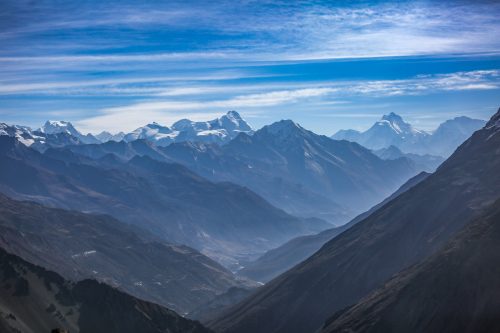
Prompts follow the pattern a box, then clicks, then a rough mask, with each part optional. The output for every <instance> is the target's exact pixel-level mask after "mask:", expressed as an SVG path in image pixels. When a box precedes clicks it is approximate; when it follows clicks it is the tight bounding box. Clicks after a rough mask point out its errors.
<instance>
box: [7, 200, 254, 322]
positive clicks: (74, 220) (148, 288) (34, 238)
mask: <svg viewBox="0 0 500 333" xmlns="http://www.w3.org/2000/svg"><path fill="white" fill-rule="evenodd" d="M0 231H1V236H0V247H2V248H3V249H5V250H6V251H8V252H9V253H12V254H15V255H18V256H20V257H22V258H23V259H25V260H28V261H29V262H31V263H34V264H36V265H40V266H43V267H45V268H47V269H49V270H53V271H56V272H57V273H58V274H61V275H62V276H64V277H65V278H66V279H69V280H73V281H78V280H83V279H89V278H91V279H96V280H99V281H102V282H106V283H108V284H110V285H112V286H115V287H119V288H120V289H122V290H124V291H126V292H128V293H130V294H131V295H134V296H136V297H140V298H142V299H145V300H148V301H152V302H155V303H158V304H161V305H163V306H167V307H169V308H170V309H173V310H175V311H178V312H180V313H182V314H184V313H187V312H189V311H191V310H193V309H195V308H197V307H199V306H200V305H201V304H203V303H206V302H208V301H210V300H212V299H214V298H215V297H216V296H218V295H220V294H223V293H224V292H226V291H227V290H228V289H230V288H233V287H245V286H247V285H246V284H245V283H243V282H242V281H238V280H237V279H236V278H235V277H234V276H233V274H232V273H231V272H229V271H228V270H226V269H225V268H223V267H222V266H221V265H220V264H218V263H216V262H214V261H213V260H211V259H209V258H207V257H206V256H204V255H202V254H201V253H199V252H198V251H196V250H194V249H192V248H189V247H187V246H184V245H175V244H170V243H166V242H165V241H161V240H159V239H158V238H157V237H154V236H152V235H150V234H148V233H146V232H144V231H142V230H140V229H137V228H133V227H130V226H128V225H126V224H124V223H122V222H119V221H117V220H115V219H113V218H111V217H109V216H104V215H92V214H84V213H80V212H76V211H67V210H62V209H55V208H48V207H44V206H42V205H40V204H36V203H33V202H20V201H15V200H12V199H9V198H8V197H6V196H4V195H1V194H0Z"/></svg>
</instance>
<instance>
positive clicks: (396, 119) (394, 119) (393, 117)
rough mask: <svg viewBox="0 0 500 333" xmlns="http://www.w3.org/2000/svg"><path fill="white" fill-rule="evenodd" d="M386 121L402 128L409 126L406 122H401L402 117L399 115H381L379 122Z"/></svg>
mask: <svg viewBox="0 0 500 333" xmlns="http://www.w3.org/2000/svg"><path fill="white" fill-rule="evenodd" d="M384 120H385V121H388V122H390V123H391V124H397V125H403V126H410V124H408V123H407V122H405V121H404V120H403V117H401V116H400V115H398V114H396V113H394V112H391V113H389V114H386V115H383V116H382V119H381V121H384Z"/></svg>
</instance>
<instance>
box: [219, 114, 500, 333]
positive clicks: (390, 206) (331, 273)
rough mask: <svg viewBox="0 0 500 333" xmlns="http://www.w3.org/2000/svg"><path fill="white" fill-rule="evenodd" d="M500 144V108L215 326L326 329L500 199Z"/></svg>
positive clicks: (275, 331)
mask: <svg viewBox="0 0 500 333" xmlns="http://www.w3.org/2000/svg"><path fill="white" fill-rule="evenodd" d="M499 146H500V110H499V111H498V113H497V114H496V115H495V116H494V117H493V118H492V119H491V120H490V122H488V123H487V124H486V126H485V127H484V128H483V129H481V130H479V131H477V132H475V133H474V134H473V135H472V137H471V138H469V139H468V140H467V141H465V142H464V143H463V144H462V145H461V146H460V147H459V148H458V149H457V150H456V151H455V153H454V154H453V155H452V156H451V157H450V158H449V159H448V160H446V161H445V162H444V163H443V164H442V165H441V166H440V167H439V168H438V169H437V171H436V172H435V173H433V174H431V175H430V176H428V177H427V178H426V179H425V180H423V181H422V182H420V183H419V184H417V185H416V186H414V187H413V188H411V189H410V190H408V191H406V192H405V193H403V194H401V195H399V196H398V197H397V198H395V199H394V200H391V201H390V202H388V203H387V204H386V205H384V206H383V207H381V208H379V209H378V210H377V211H376V212H375V213H373V214H371V215H369V216H368V217H367V218H365V219H364V220H362V221H360V222H358V223H357V224H356V225H354V226H353V227H351V228H349V229H348V230H346V231H345V232H343V233H342V234H341V235H339V236H337V237H335V238H333V239H332V240H331V241H329V242H328V243H326V244H325V245H324V246H323V247H322V248H321V249H320V250H319V251H318V252H316V253H315V254H314V255H312V256H311V257H309V258H308V259H307V260H305V261H304V262H302V263H300V264H299V265H297V266H295V267H294V268H292V269H291V270H289V271H287V272H286V273H284V274H282V275H280V276H278V277H277V278H275V279H274V280H272V281H271V282H269V283H268V284H266V285H265V286H263V287H261V288H259V289H258V290H257V291H256V292H254V293H252V294H251V295H250V296H249V297H248V298H246V299H245V300H244V301H242V302H240V303H239V304H237V305H235V306H233V307H232V308H230V309H229V310H227V311H225V312H224V313H223V314H222V315H221V316H220V317H219V318H218V319H217V320H214V321H212V322H211V323H210V324H209V327H212V328H213V329H214V330H216V331H217V332H238V333H246V332H255V331H259V332H262V333H267V332H273V333H281V332H283V333H284V332H287V333H295V332H297V333H299V332H301V333H302V332H314V331H316V330H318V329H319V328H320V327H321V326H322V325H323V323H324V322H325V320H327V318H329V317H330V316H332V314H334V313H336V312H337V311H339V310H341V309H343V308H345V307H347V306H350V305H352V304H354V303H356V302H358V301H359V300H360V299H361V298H363V297H365V296H366V295H367V294H368V293H370V292H372V291H374V290H375V289H376V288H379V287H380V286H381V285H382V284H383V283H384V282H385V281H386V280H388V279H389V278H390V277H391V276H393V275H394V274H396V273H398V272H400V271H401V270H403V269H406V268H408V267H410V266H411V265H413V264H415V263H417V262H419V261H421V260H423V259H425V258H427V257H429V256H430V255H432V254H434V253H436V252H437V251H438V250H439V249H441V247H442V246H443V245H444V244H445V243H446V242H447V241H448V240H450V239H451V237H454V236H455V234H456V233H457V231H459V230H460V229H461V228H462V227H464V226H465V225H467V224H468V223H470V222H471V221H472V220H474V219H475V218H477V217H478V216H480V215H482V214H483V213H484V212H485V210H486V209H488V207H489V206H490V205H491V204H492V203H493V202H495V201H496V200H498V199H499V198H500V192H499V191H498V189H499V188H500V173H498V170H500V150H499V149H498V147H499ZM262 323H266V325H262Z"/></svg>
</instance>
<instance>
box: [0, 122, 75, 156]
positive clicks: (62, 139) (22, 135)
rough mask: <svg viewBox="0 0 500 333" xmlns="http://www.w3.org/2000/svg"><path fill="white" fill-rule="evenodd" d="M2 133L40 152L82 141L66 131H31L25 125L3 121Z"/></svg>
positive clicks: (1, 124) (0, 127)
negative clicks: (8, 123) (50, 132)
mask: <svg viewBox="0 0 500 333" xmlns="http://www.w3.org/2000/svg"><path fill="white" fill-rule="evenodd" d="M2 135H5V136H10V137H13V138H16V139H17V140H18V141H19V142H21V143H22V144H24V145H25V146H26V147H30V148H33V149H36V150H38V151H41V152H43V151H45V150H47V149H49V148H51V147H53V148H58V147H65V146H69V145H80V144H83V142H81V141H80V140H79V139H77V138H76V137H74V136H72V135H70V134H68V133H56V134H47V133H42V132H39V131H33V130H32V129H31V128H29V127H27V126H19V125H7V124H5V123H0V136H2Z"/></svg>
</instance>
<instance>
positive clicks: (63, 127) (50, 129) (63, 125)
mask: <svg viewBox="0 0 500 333" xmlns="http://www.w3.org/2000/svg"><path fill="white" fill-rule="evenodd" d="M73 129H74V130H75V131H76V129H75V128H74V127H73V124H71V123H70V122H69V121H64V120H47V121H46V122H45V124H44V125H43V126H42V127H41V128H40V130H41V132H43V133H47V134H57V133H61V132H65V131H71V130H73Z"/></svg>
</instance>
